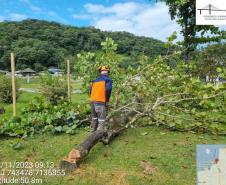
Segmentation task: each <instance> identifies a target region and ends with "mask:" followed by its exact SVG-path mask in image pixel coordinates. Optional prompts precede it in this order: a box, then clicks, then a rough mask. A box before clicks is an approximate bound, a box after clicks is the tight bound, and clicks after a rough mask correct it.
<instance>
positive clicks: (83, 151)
mask: <svg viewBox="0 0 226 185" xmlns="http://www.w3.org/2000/svg"><path fill="white" fill-rule="evenodd" d="M125 129H126V128H121V129H118V130H109V131H95V132H93V133H91V134H90V135H89V136H88V137H87V138H86V139H85V140H84V141H83V142H82V143H81V144H79V145H78V146H77V147H75V148H73V149H72V150H71V151H70V153H69V155H68V156H65V157H64V158H63V160H62V161H61V163H60V168H61V169H65V170H66V171H69V172H72V171H75V170H76V168H77V167H78V163H79V161H80V160H82V159H83V158H84V157H85V156H87V155H88V153H89V151H90V150H91V149H92V147H93V146H94V145H96V143H97V142H98V141H101V142H102V143H103V144H105V145H106V144H109V142H110V141H111V140H112V139H113V138H114V137H116V136H118V135H119V134H120V133H121V132H122V131H123V130H125Z"/></svg>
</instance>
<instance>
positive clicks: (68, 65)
mask: <svg viewBox="0 0 226 185" xmlns="http://www.w3.org/2000/svg"><path fill="white" fill-rule="evenodd" d="M67 94H68V102H71V72H70V61H69V60H67Z"/></svg>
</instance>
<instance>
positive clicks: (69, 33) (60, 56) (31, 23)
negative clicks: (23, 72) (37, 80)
mask: <svg viewBox="0 0 226 185" xmlns="http://www.w3.org/2000/svg"><path fill="white" fill-rule="evenodd" d="M106 37H111V38H112V39H114V40H115V42H116V43H117V44H118V49H117V52H118V53H119V54H123V55H125V56H132V58H133V57H135V56H137V55H138V53H141V52H143V53H145V55H147V56H150V57H156V56H157V55H159V54H165V53H166V49H165V47H164V43H163V42H162V41H159V40H157V39H153V38H147V37H138V36H135V35H133V34H131V33H127V32H106V31H101V30H99V29H96V28H93V27H82V28H79V27H73V26H68V25H62V24H59V23H56V22H48V21H41V20H34V19H28V20H24V21H20V22H11V21H5V22H1V23H0V69H9V68H10V66H9V53H10V52H11V51H14V52H15V54H16V57H17V68H18V69H24V68H26V67H30V68H33V69H35V70H37V71H41V70H43V69H45V68H46V67H49V66H60V64H61V63H62V61H63V60H64V59H65V57H69V56H75V55H76V54H77V53H80V52H83V51H85V52H86V51H95V50H99V49H100V48H101V42H102V41H104V40H105V39H106Z"/></svg>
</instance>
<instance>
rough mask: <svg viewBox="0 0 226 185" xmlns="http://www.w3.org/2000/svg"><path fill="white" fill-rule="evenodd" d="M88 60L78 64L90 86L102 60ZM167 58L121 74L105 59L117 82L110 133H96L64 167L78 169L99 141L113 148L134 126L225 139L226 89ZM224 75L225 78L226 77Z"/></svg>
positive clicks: (63, 161)
mask: <svg viewBox="0 0 226 185" xmlns="http://www.w3.org/2000/svg"><path fill="white" fill-rule="evenodd" d="M105 54H106V53H103V54H102V57H103V56H105ZM176 55H177V54H176ZM87 56H89V55H87ZM100 56H101V54H100ZM84 57H86V55H83V56H82V58H80V60H81V64H80V61H79V60H78V62H77V65H82V70H80V71H81V73H80V75H81V76H83V75H84V80H83V83H87V84H86V86H88V85H89V83H90V81H89V80H91V79H90V78H89V76H88V75H87V74H89V73H90V72H91V71H94V70H95V68H94V67H93V66H95V60H97V59H99V58H96V57H95V54H93V56H92V60H91V61H88V60H86V62H84V59H83V58H84ZM168 57H171V56H166V57H164V58H163V57H158V58H156V59H155V60H154V61H148V60H141V61H140V62H141V64H142V65H139V66H138V67H137V68H132V67H129V68H128V69H127V71H123V70H122V69H120V68H119V67H118V65H117V64H118V62H116V61H115V60H109V61H108V60H105V62H106V63H105V64H108V65H110V66H111V64H113V65H114V68H113V69H112V70H113V71H112V73H111V76H112V77H114V79H115V82H114V83H113V94H112V95H113V100H112V101H113V102H114V101H115V102H114V103H113V105H114V106H113V109H111V110H110V112H109V115H108V125H109V126H108V130H107V131H106V132H94V133H93V134H91V135H90V136H89V137H88V138H86V139H85V141H84V142H82V143H81V144H80V145H78V146H76V147H75V148H74V149H73V150H72V151H71V152H70V154H69V155H68V156H66V157H65V158H64V159H63V160H62V162H61V166H62V167H65V168H66V169H70V170H73V169H75V167H76V166H77V162H79V161H80V160H81V159H82V158H84V157H85V156H86V155H87V154H88V153H89V151H90V149H91V148H92V147H93V146H94V145H95V144H96V143H97V142H98V141H99V140H100V139H102V138H103V137H104V136H105V138H106V142H105V143H109V141H110V140H111V139H112V138H113V137H115V136H117V135H118V134H120V133H121V132H122V131H123V130H125V129H126V128H129V127H131V126H132V125H133V124H134V123H142V124H144V123H145V124H149V125H157V126H159V125H162V126H165V127H167V128H169V129H171V130H178V131H197V132H211V133H214V134H226V126H225V125H226V116H225V104H226V101H225V95H226V84H222V85H219V86H217V87H216V86H213V85H212V84H210V83H209V84H205V83H204V82H202V81H201V80H200V79H199V78H198V77H196V76H193V74H192V71H193V70H194V69H195V68H196V66H195V65H192V64H184V62H183V61H178V63H177V65H176V66H175V67H174V68H172V67H170V66H168V65H167V63H166V61H165V59H166V58H168ZM100 58H101V57H100ZM91 62H93V66H92V65H91V64H90V63H91ZM88 66H89V67H88ZM111 67H112V66H111ZM223 70H224V69H222V71H221V73H222V74H221V75H222V76H223V75H225V72H223ZM115 83H116V84H115ZM114 84H115V85H114Z"/></svg>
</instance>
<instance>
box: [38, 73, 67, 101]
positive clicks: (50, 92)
mask: <svg viewBox="0 0 226 185" xmlns="http://www.w3.org/2000/svg"><path fill="white" fill-rule="evenodd" d="M40 90H41V93H42V95H43V96H44V97H45V98H46V99H47V100H48V101H50V102H51V103H52V104H53V105H56V104H57V103H58V101H59V100H60V99H61V98H66V97H67V81H66V78H65V77H60V76H51V75H45V76H44V77H42V80H41V88H40Z"/></svg>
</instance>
